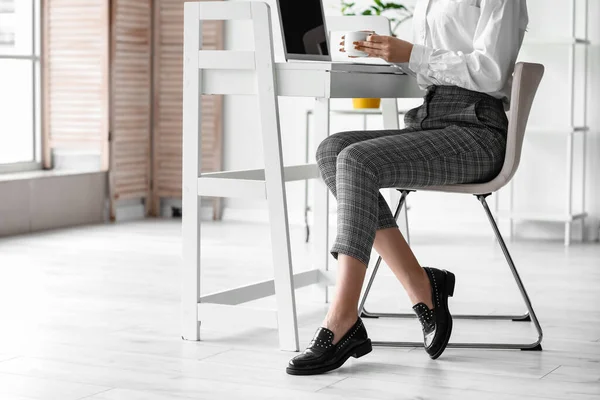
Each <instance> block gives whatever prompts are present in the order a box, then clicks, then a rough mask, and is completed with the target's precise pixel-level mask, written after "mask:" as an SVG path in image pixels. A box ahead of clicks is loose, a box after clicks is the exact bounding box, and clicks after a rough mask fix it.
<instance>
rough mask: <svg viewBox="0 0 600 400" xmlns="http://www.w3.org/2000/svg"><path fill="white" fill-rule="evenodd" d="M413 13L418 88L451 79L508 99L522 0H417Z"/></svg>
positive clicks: (523, 17) (524, 16)
mask: <svg viewBox="0 0 600 400" xmlns="http://www.w3.org/2000/svg"><path fill="white" fill-rule="evenodd" d="M413 19H414V21H413V24H414V37H413V43H414V48H413V51H412V54H411V57H410V61H409V63H408V67H409V69H410V70H411V71H412V72H413V73H414V75H415V76H416V78H417V82H418V83H419V86H420V87H421V88H422V89H425V88H426V87H427V86H430V85H455V86H460V87H462V88H465V89H469V90H474V91H477V92H482V93H488V94H490V95H492V96H494V97H496V98H499V99H502V100H504V101H505V102H506V103H508V102H509V101H510V89H511V84H512V74H513V72H514V66H515V62H516V60H517V55H518V53H519V50H520V48H521V44H522V43H523V37H524V36H525V30H526V28H527V24H528V22H529V17H528V13H527V1H526V0H417V4H416V8H415V12H414V18H413ZM405 65H406V64H405Z"/></svg>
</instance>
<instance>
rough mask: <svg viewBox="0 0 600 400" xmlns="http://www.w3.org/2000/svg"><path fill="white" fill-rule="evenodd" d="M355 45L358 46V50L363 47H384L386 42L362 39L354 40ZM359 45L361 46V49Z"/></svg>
mask: <svg viewBox="0 0 600 400" xmlns="http://www.w3.org/2000/svg"><path fill="white" fill-rule="evenodd" d="M354 46H355V47H356V48H357V50H361V49H363V48H365V49H383V48H384V46H385V44H384V43H379V42H368V41H366V42H365V41H361V42H354ZM358 47H360V49H359V48H358Z"/></svg>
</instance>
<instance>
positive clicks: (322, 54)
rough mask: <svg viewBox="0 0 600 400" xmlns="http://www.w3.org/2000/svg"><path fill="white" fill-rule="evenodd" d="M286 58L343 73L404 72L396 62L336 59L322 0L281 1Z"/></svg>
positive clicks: (281, 24)
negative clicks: (332, 55) (332, 54)
mask: <svg viewBox="0 0 600 400" xmlns="http://www.w3.org/2000/svg"><path fill="white" fill-rule="evenodd" d="M277 5H278V7H279V18H280V26H281V30H282V37H283V48H284V52H285V59H286V61H300V62H310V63H313V62H321V63H323V64H327V65H328V67H329V66H330V68H331V70H332V71H340V72H361V71H363V70H364V72H381V73H396V74H403V72H402V71H401V70H400V69H399V68H397V67H395V66H392V65H385V64H384V65H381V64H373V63H364V62H363V63H361V62H353V61H352V60H345V61H332V59H331V53H332V52H331V46H330V43H329V31H328V30H327V26H326V23H325V13H324V10H323V1H322V0H277Z"/></svg>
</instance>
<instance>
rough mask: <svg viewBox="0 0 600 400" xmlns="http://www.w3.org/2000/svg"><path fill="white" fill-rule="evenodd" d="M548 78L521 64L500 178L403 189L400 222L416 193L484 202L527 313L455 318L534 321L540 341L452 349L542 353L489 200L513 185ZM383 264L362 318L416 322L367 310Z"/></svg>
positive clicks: (528, 303)
mask: <svg viewBox="0 0 600 400" xmlns="http://www.w3.org/2000/svg"><path fill="white" fill-rule="evenodd" d="M543 75H544V66H543V65H540V64H531V63H518V64H517V65H516V68H515V72H514V80H513V85H512V106H511V110H510V113H509V126H508V138H507V145H506V156H505V160H504V166H503V167H502V170H501V172H500V174H499V175H498V176H497V177H496V178H494V179H493V180H492V181H490V182H487V183H480V184H467V185H451V186H439V187H428V188H401V189H398V191H400V192H401V193H402V196H401V198H400V201H399V204H398V208H397V209H396V212H395V216H396V218H398V215H399V213H400V210H401V209H402V207H403V206H404V203H405V200H406V197H407V196H408V194H409V193H410V192H412V191H415V190H417V189H418V190H423V191H436V192H446V193H464V194H471V195H474V196H475V197H477V199H478V200H479V201H480V202H481V205H482V206H483V209H484V211H485V213H486V215H487V217H488V219H489V222H490V224H491V225H492V229H493V231H494V234H495V235H496V238H497V240H498V243H499V244H500V247H501V248H502V252H503V253H504V257H505V258H506V261H507V263H508V266H509V268H510V270H511V272H512V274H513V277H514V279H515V281H516V283H517V286H518V287H519V291H520V292H521V295H522V297H523V300H524V302H525V305H526V307H527V313H526V314H524V315H519V316H515V315H454V316H453V317H454V318H456V319H492V320H513V321H533V324H534V326H535V329H536V330H537V333H538V338H537V340H536V341H535V342H533V343H528V344H520V343H510V344H504V343H450V344H449V345H448V347H458V348H488V349H521V350H541V349H542V346H541V342H542V337H543V333H542V328H541V326H540V323H539V321H538V319H537V317H536V315H535V312H534V310H533V306H532V305H531V301H530V299H529V296H528V295H527V291H526V290H525V286H524V285H523V282H522V280H521V278H520V276H519V273H518V272H517V268H516V267H515V264H514V262H513V260H512V257H511V255H510V253H509V251H508V248H507V247H506V243H505V242H504V239H503V238H502V235H501V234H500V230H499V229H498V226H497V224H496V221H495V219H494V217H493V215H492V213H491V211H490V208H489V207H488V204H487V201H486V198H487V197H488V196H490V195H491V194H492V193H494V192H496V191H498V190H499V189H501V188H502V187H504V186H505V185H506V184H508V183H509V182H510V180H511V179H512V178H513V176H514V175H515V173H516V172H517V168H518V167H519V162H520V159H521V149H522V147H523V139H524V137H525V130H526V126H527V120H528V119H529V112H530V110H531V106H532V104H533V100H534V98H535V94H536V92H537V89H538V86H539V84H540V82H541V80H542V77H543ZM380 264H381V257H379V259H378V260H377V263H376V264H375V267H374V268H372V271H371V276H370V278H369V281H368V283H367V285H366V287H365V289H364V292H363V296H362V299H361V302H360V306H359V314H361V315H362V316H364V317H367V318H369V317H371V318H379V317H381V318H386V317H387V318H412V317H414V315H413V314H392V313H371V312H368V311H366V310H365V302H366V300H367V297H368V295H369V291H370V290H371V286H372V285H373V281H374V279H375V276H376V275H377V270H378V269H379V266H380ZM373 345H379V346H390V347H415V346H423V343H422V342H375V341H374V342H373Z"/></svg>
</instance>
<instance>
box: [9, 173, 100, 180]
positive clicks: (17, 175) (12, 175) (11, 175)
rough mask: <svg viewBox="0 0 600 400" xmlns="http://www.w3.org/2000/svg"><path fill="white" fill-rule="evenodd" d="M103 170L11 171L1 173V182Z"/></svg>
mask: <svg viewBox="0 0 600 400" xmlns="http://www.w3.org/2000/svg"><path fill="white" fill-rule="evenodd" d="M104 172H106V171H102V170H87V171H82V170H36V171H22V172H10V173H4V174H0V182H11V181H21V180H30V179H43V178H52V177H58V176H70V175H87V174H98V173H104Z"/></svg>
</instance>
